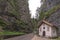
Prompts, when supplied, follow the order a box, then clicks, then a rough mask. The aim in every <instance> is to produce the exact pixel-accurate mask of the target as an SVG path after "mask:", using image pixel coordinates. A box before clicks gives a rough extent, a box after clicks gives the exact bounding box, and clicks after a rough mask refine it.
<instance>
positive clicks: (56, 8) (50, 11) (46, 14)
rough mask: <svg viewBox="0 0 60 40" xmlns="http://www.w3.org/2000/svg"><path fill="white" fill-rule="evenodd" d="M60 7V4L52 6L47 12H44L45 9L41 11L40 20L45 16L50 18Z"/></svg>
mask: <svg viewBox="0 0 60 40" xmlns="http://www.w3.org/2000/svg"><path fill="white" fill-rule="evenodd" d="M58 9H60V4H59V5H56V6H54V7H52V8H51V9H50V10H48V11H47V12H43V10H42V11H41V12H40V20H42V19H44V18H48V17H49V16H50V15H51V14H52V13H54V12H56V11H57V10H58Z"/></svg>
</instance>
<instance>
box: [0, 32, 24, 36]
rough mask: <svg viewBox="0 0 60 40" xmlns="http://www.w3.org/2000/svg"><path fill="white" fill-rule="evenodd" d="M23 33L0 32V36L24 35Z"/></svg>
mask: <svg viewBox="0 0 60 40" xmlns="http://www.w3.org/2000/svg"><path fill="white" fill-rule="evenodd" d="M23 34H25V33H23V32H11V31H4V32H0V35H23Z"/></svg>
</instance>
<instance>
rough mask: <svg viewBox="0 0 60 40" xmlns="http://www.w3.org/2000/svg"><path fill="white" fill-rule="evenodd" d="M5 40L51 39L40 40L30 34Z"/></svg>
mask: <svg viewBox="0 0 60 40" xmlns="http://www.w3.org/2000/svg"><path fill="white" fill-rule="evenodd" d="M5 40H52V39H47V38H41V37H38V36H36V35H34V34H32V33H31V34H27V35H23V36H18V37H13V38H9V39H5Z"/></svg>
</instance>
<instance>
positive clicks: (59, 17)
mask: <svg viewBox="0 0 60 40" xmlns="http://www.w3.org/2000/svg"><path fill="white" fill-rule="evenodd" d="M42 2H43V4H42V6H41V10H43V12H48V10H50V9H51V8H53V7H54V6H57V5H59V6H60V0H45V1H42ZM46 20H47V21H48V22H50V23H52V24H53V25H55V26H56V27H57V28H58V35H60V8H59V9H58V10H56V11H55V12H53V13H52V14H51V15H50V16H49V17H48V18H47V19H46Z"/></svg>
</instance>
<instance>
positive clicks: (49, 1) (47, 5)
mask: <svg viewBox="0 0 60 40" xmlns="http://www.w3.org/2000/svg"><path fill="white" fill-rule="evenodd" d="M41 2H42V5H41V10H43V11H44V12H46V11H47V10H49V9H51V8H52V7H54V6H56V5H58V4H60V0H57V1H56V0H41Z"/></svg>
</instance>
